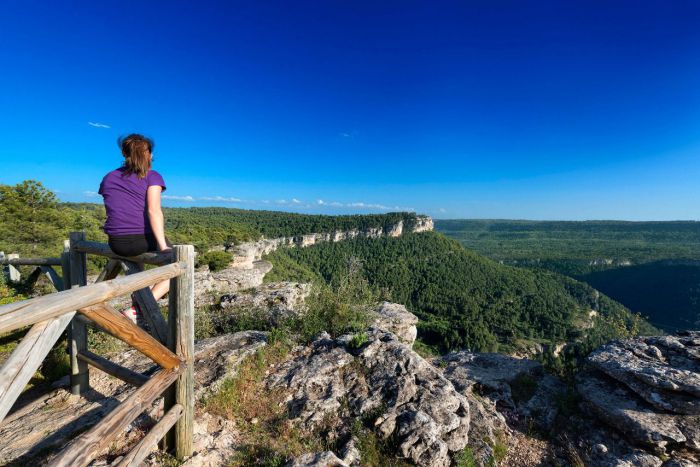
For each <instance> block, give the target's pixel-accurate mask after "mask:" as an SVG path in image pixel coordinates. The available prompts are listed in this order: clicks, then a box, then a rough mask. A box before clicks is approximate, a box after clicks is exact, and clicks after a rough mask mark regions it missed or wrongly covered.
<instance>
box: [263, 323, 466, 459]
mask: <svg viewBox="0 0 700 467" xmlns="http://www.w3.org/2000/svg"><path fill="white" fill-rule="evenodd" d="M351 338H352V336H349V335H348V336H341V337H340V338H338V339H331V338H330V336H328V335H327V334H323V335H321V336H319V337H318V338H317V339H316V340H315V341H314V342H313V343H312V344H311V346H309V347H300V348H297V349H295V350H294V355H293V356H292V358H291V359H289V360H288V361H286V362H284V363H283V364H281V365H280V366H279V367H278V368H277V369H276V370H275V372H274V373H272V374H270V375H269V376H268V378H267V385H268V387H269V388H271V389H273V388H279V387H283V388H286V389H287V390H289V391H290V392H291V396H290V397H289V400H288V402H287V404H288V408H289V413H290V415H291V417H292V418H293V419H294V420H297V421H298V423H301V424H302V425H304V426H306V427H308V428H312V427H318V426H319V425H321V424H325V425H327V424H328V423H329V420H334V423H335V426H336V427H337V430H338V431H342V430H343V427H347V426H351V425H352V421H353V420H356V419H358V418H360V419H365V420H367V421H368V422H370V423H372V424H373V426H374V427H375V430H376V432H377V433H378V434H379V436H381V437H382V438H392V440H394V441H395V442H396V444H397V447H398V451H399V455H401V456H403V457H406V458H409V459H411V460H412V461H413V462H415V463H416V464H418V465H423V466H428V465H429V466H448V465H450V462H451V461H450V453H454V452H456V451H459V450H461V449H463V448H464V447H465V446H466V444H467V436H468V432H469V404H468V402H467V399H466V398H465V397H464V396H463V395H461V394H459V393H458V392H457V391H456V390H455V388H454V386H453V385H452V384H451V383H450V382H449V381H448V380H447V379H445V378H444V377H443V376H442V375H441V372H440V371H439V370H438V369H437V368H435V367H434V366H432V365H430V363H428V362H427V361H425V360H424V359H423V358H422V357H420V356H419V355H418V354H416V353H415V352H414V351H413V350H411V348H410V347H409V346H408V345H406V344H404V343H403V342H401V341H400V340H399V339H398V338H397V336H396V335H395V334H393V333H390V332H387V331H385V330H381V329H377V328H370V329H369V330H368V331H367V342H366V343H365V344H363V345H362V346H361V347H360V348H351V346H350V345H349V342H350V341H351Z"/></svg>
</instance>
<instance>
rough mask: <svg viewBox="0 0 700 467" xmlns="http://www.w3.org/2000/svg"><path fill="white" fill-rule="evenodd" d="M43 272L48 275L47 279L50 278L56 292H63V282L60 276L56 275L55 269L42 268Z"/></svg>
mask: <svg viewBox="0 0 700 467" xmlns="http://www.w3.org/2000/svg"><path fill="white" fill-rule="evenodd" d="M41 272H43V273H44V274H46V277H48V278H49V280H50V281H51V283H52V284H53V286H54V288H55V289H56V290H58V291H59V292H60V291H61V290H63V280H62V279H61V278H60V277H58V274H56V271H55V270H54V268H52V267H51V266H41Z"/></svg>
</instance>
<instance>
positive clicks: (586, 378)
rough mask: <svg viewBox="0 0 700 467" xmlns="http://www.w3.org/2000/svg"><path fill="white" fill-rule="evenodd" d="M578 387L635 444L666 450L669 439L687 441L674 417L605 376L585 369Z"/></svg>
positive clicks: (600, 413) (597, 413)
mask: <svg viewBox="0 0 700 467" xmlns="http://www.w3.org/2000/svg"><path fill="white" fill-rule="evenodd" d="M576 389H577V390H578V392H579V393H580V394H581V396H582V397H583V399H584V400H585V401H586V402H588V404H587V406H588V407H590V409H591V410H592V411H593V412H594V413H595V414H596V415H597V416H598V417H599V418H600V419H602V420H603V421H604V422H605V423H607V424H608V425H610V426H612V427H614V428H616V429H617V430H619V431H620V432H621V433H622V434H624V435H625V436H626V437H627V438H629V439H630V440H632V441H633V442H635V443H639V444H643V445H647V446H650V447H652V448H655V449H656V450H657V451H659V452H663V451H664V449H665V446H666V445H667V444H668V443H669V442H671V443H685V442H686V437H685V435H684V434H683V432H682V431H681V430H680V429H679V427H678V425H677V423H676V420H675V418H674V417H673V416H671V415H668V414H664V413H658V412H656V411H654V410H653V407H652V406H650V405H649V404H646V403H645V402H644V401H642V400H640V399H638V398H637V397H635V396H634V393H633V392H632V391H630V390H628V389H626V388H625V387H623V386H622V385H620V384H618V383H615V382H613V381H609V380H607V379H606V377H605V376H602V375H601V376H599V375H596V374H595V373H593V372H584V373H582V374H580V375H579V376H578V381H577V384H576Z"/></svg>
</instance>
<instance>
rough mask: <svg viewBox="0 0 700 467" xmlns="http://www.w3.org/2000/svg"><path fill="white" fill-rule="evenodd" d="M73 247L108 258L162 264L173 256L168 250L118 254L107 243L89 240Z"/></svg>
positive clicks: (168, 261)
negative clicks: (130, 254) (135, 254)
mask: <svg viewBox="0 0 700 467" xmlns="http://www.w3.org/2000/svg"><path fill="white" fill-rule="evenodd" d="M74 247H75V248H76V249H77V250H78V251H82V252H85V253H90V254H93V255H100V256H106V257H108V258H113V259H121V260H127V261H132V262H134V263H146V264H155V265H163V264H169V263H171V262H172V258H173V257H172V254H171V252H169V251H158V252H148V253H144V254H142V255H139V256H132V257H126V256H119V255H117V254H116V253H114V252H113V251H112V250H111V249H110V248H109V245H107V244H106V243H98V242H89V241H86V240H84V241H81V242H80V243H77V244H76V245H75V246H74Z"/></svg>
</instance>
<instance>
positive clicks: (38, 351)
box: [0, 311, 75, 422]
mask: <svg viewBox="0 0 700 467" xmlns="http://www.w3.org/2000/svg"><path fill="white" fill-rule="evenodd" d="M74 315H75V311H72V312H70V313H66V314H65V315H63V316H60V317H58V318H52V319H50V320H47V321H44V322H41V323H37V324H35V325H34V326H32V328H31V329H30V330H29V331H28V332H27V334H25V336H24V338H23V339H22V341H21V342H20V343H19V345H17V348H16V349H15V350H14V352H12V354H11V355H10V357H9V358H8V359H7V361H5V363H4V364H3V365H2V368H0V422H2V420H3V419H4V418H5V416H6V415H7V413H8V412H9V411H10V409H11V408H12V405H13V404H14V403H15V401H16V400H17V398H18V397H19V395H20V394H21V393H22V390H23V389H24V387H25V386H26V385H27V383H29V380H30V379H31V378H32V376H34V373H35V372H36V370H37V369H38V368H39V366H41V363H42V362H43V361H44V358H46V355H47V354H48V353H49V351H50V350H51V348H52V347H53V345H54V344H55V343H56V341H58V339H59V337H61V334H62V333H63V331H64V330H65V329H66V327H67V326H68V323H69V322H70V321H71V319H72V318H73V316H74Z"/></svg>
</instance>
